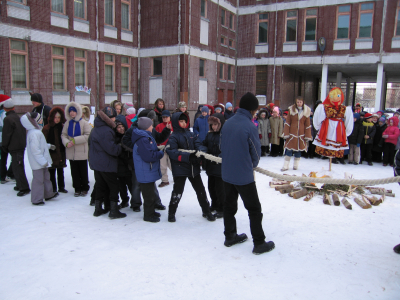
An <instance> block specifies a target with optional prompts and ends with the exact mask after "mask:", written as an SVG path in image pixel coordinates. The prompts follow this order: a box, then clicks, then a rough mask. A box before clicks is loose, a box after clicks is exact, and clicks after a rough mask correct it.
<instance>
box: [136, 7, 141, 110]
mask: <svg viewBox="0 0 400 300" xmlns="http://www.w3.org/2000/svg"><path fill="white" fill-rule="evenodd" d="M141 19H142V15H141V6H140V0H139V1H138V67H137V68H138V74H137V76H138V86H137V103H138V109H139V108H140V107H141V106H140V105H141V101H140V98H141V92H140V91H141V88H140V62H141V58H140V32H141Z"/></svg>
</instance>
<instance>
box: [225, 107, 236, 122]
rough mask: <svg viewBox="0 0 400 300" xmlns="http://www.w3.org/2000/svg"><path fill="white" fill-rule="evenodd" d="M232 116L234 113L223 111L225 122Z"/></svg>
mask: <svg viewBox="0 0 400 300" xmlns="http://www.w3.org/2000/svg"><path fill="white" fill-rule="evenodd" d="M234 115H235V113H234V112H233V111H230V110H227V109H225V112H224V117H225V120H228V119H230V118H232V117H233V116H234Z"/></svg>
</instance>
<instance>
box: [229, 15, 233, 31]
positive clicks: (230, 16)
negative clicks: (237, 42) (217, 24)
mask: <svg viewBox="0 0 400 300" xmlns="http://www.w3.org/2000/svg"><path fill="white" fill-rule="evenodd" d="M233 18H234V16H233V14H232V13H231V14H230V15H229V28H230V29H233Z"/></svg>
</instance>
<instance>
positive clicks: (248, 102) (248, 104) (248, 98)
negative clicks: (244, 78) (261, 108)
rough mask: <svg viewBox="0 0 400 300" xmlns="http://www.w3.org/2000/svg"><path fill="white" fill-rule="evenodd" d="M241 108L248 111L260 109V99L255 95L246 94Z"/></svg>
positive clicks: (240, 103)
mask: <svg viewBox="0 0 400 300" xmlns="http://www.w3.org/2000/svg"><path fill="white" fill-rule="evenodd" d="M239 107H240V108H243V109H246V110H248V111H253V110H256V109H257V108H258V99H257V98H256V96H254V94H252V93H250V92H249V93H247V94H244V95H243V97H242V98H241V99H240V102H239Z"/></svg>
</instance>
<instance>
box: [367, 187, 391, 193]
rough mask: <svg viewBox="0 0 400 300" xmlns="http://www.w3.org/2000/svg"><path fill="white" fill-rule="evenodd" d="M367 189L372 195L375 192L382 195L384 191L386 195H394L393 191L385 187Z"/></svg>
mask: <svg viewBox="0 0 400 300" xmlns="http://www.w3.org/2000/svg"><path fill="white" fill-rule="evenodd" d="M365 188H366V189H367V190H369V191H370V192H371V194H374V193H373V192H372V191H374V192H376V191H378V192H381V193H382V191H385V193H392V190H387V189H385V188H383V187H378V186H366V187H365Z"/></svg>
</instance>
